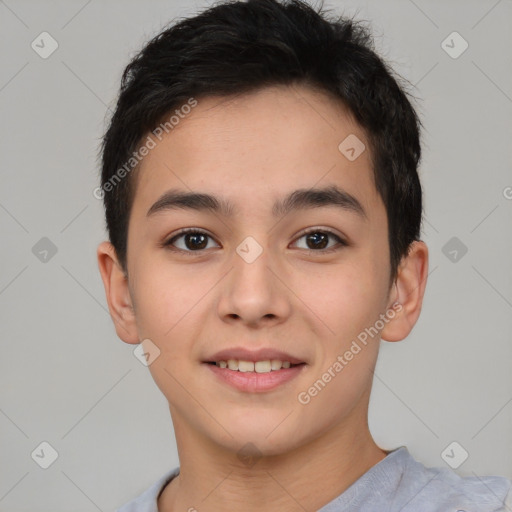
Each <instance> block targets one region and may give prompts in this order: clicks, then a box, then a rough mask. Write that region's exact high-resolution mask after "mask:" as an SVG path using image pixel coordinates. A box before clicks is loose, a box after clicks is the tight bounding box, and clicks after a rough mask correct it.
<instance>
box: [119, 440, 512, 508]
mask: <svg viewBox="0 0 512 512" xmlns="http://www.w3.org/2000/svg"><path fill="white" fill-rule="evenodd" d="M178 473H179V468H175V469H173V470H172V471H169V472H168V473H167V474H165V475H164V476H163V477H162V478H160V479H159V480H158V481H157V482H156V483H155V484H154V485H153V486H151V487H150V488H149V489H147V490H146V491H145V492H144V493H142V494H141V495H140V496H139V497H138V498H136V499H135V500H133V501H130V502H129V503H126V504H125V505H123V506H122V507H121V508H120V509H118V510H117V512H158V508H157V498H158V495H159V493H160V491H161V490H162V489H163V488H164V487H165V486H166V485H167V483H169V482H170V481H171V480H172V478H173V477H175V476H176V475H178ZM318 512H512V481H511V480H508V479H507V478H504V477H500V476H481V477H479V476H471V477H461V476H459V475H458V474H457V473H455V472H454V471H452V470H451V469H448V468H441V467H435V468H427V467H425V466H424V465H423V464H421V463H420V462H417V461H416V460H415V459H414V458H413V457H412V456H411V455H410V453H409V451H408V450H407V448H406V447H405V446H401V447H400V448H397V449H396V450H393V451H392V452H390V453H389V454H388V455H387V456H386V457H385V458H384V459H382V460H381V461H380V462H378V463H377V464H375V466H373V467H372V468H370V469H369V470H368V471H367V472H366V473H365V474H364V475H362V476H361V477H360V478H359V479H358V480H356V481H355V482H354V483H353V484H352V485H351V486H350V487H349V488H348V489H346V490H345V491H344V492H342V493H341V494H340V495H339V496H338V497H337V498H335V499H334V500H333V501H331V502H330V503H328V504H327V505H325V506H323V507H322V508H321V509H320V510H319V511H318Z"/></svg>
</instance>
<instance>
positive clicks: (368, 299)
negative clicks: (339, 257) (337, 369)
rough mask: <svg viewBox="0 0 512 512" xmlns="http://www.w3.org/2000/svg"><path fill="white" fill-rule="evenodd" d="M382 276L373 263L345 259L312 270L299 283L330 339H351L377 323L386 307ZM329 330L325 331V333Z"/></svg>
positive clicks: (337, 341)
mask: <svg viewBox="0 0 512 512" xmlns="http://www.w3.org/2000/svg"><path fill="white" fill-rule="evenodd" d="M378 281H379V279H377V277H376V276H375V275H374V269H373V268H372V267H371V266H369V265H363V264H350V263H347V262H344V263H343V264H340V265H333V266H332V267H330V268H327V267H324V268H323V269H322V271H321V272H317V273H308V277H307V280H306V279H305V280H304V281H303V282H302V283H298V284H297V289H300V290H301V294H300V297H301V300H302V301H303V303H304V304H305V305H306V306H307V307H309V308H310V309H311V310H312V311H313V312H314V313H315V314H316V316H317V317H318V319H319V324H320V325H323V326H324V327H323V328H322V332H323V334H324V335H325V334H326V333H327V337H326V338H327V339H333V340H335V343H336V346H337V348H339V347H340V344H339V342H342V343H346V342H348V343H349V344H350V341H351V340H352V339H353V338H355V337H357V335H358V334H359V333H360V332H361V330H364V329H365V328H366V327H368V326H369V325H372V324H373V323H374V322H375V319H376V318H377V317H378V315H379V312H380V308H381V306H382V297H381V296H380V293H378V291H379V289H380V288H379V287H380V286H381V285H380V284H379V282H378ZM324 331H325V332H324Z"/></svg>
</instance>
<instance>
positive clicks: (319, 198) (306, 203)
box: [146, 185, 368, 220]
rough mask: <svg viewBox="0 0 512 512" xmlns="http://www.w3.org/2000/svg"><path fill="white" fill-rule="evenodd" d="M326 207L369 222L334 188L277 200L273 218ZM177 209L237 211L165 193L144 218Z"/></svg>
mask: <svg viewBox="0 0 512 512" xmlns="http://www.w3.org/2000/svg"><path fill="white" fill-rule="evenodd" d="M329 206H331V207H332V206H334V207H337V208H341V209H342V210H345V211H347V212H351V213H355V214H356V215H357V216H359V217H360V218H361V219H363V220H367V219H368V216H367V214H366V211H365V209H364V208H363V206H362V204H361V203H360V202H359V201H358V200H357V199H356V198H355V197H354V196H353V195H351V194H349V193H348V192H346V191H345V190H342V189H340V188H339V187H337V186H336V185H331V186H328V187H324V188H310V189H298V190H294V191H293V192H291V193H290V194H288V195H287V196H286V197H285V198H284V199H280V200H277V201H276V202H275V203H274V205H273V207H272V215H273V216H274V217H279V216H285V215H287V214H288V213H290V212H292V211H296V210H302V209H309V208H320V207H329ZM176 209H187V210H196V211H211V212H215V213H218V214H221V215H223V216H225V217H233V216H234V215H235V213H236V211H237V209H236V208H235V206H234V205H233V203H231V202H230V201H229V200H227V199H223V198H220V197H216V196H213V195H211V194H206V193H200V192H185V191H182V190H168V191H167V192H165V193H164V194H163V195H162V196H161V197H160V198H159V199H158V200H157V201H156V202H155V203H154V204H153V205H152V206H151V208H150V209H149V210H148V212H147V214H146V217H151V216H152V215H155V214H156V213H158V212H163V211H169V210H176Z"/></svg>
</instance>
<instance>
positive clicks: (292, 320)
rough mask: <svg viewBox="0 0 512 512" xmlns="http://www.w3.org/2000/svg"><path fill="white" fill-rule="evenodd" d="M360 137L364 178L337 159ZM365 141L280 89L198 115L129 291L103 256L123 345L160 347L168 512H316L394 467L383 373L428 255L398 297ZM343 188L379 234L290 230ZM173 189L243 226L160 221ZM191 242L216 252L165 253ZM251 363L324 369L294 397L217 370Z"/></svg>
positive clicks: (159, 181) (211, 102) (414, 307)
mask: <svg viewBox="0 0 512 512" xmlns="http://www.w3.org/2000/svg"><path fill="white" fill-rule="evenodd" d="M350 134H355V135H356V136H357V137H358V138H359V139H360V140H361V141H363V142H364V143H365V144H366V148H367V149H366V150H365V151H363V153H362V154H361V155H360V156H359V157H358V158H357V159H356V160H354V161H352V162H351V161H349V160H348V159H347V158H346V157H345V156H344V155H343V154H341V152H340V151H339V150H338V145H339V144H340V142H341V141H343V140H344V139H345V138H346V137H347V136H348V135H350ZM366 141H367V139H366V136H365V133H364V131H363V130H362V129H361V127H359V126H358V125H357V123H356V122H355V121H354V120H353V118H352V116H350V115H349V113H348V112H347V110H346V109H345V108H344V107H343V106H342V105H341V104H340V103H339V102H338V101H336V100H335V99H333V98H331V97H328V96H327V95H326V94H324V93H322V92H318V91H315V90H313V89H310V88H308V87H306V86H294V87H285V86H279V87H271V88H266V89H263V90H260V91H258V92H256V93H251V94H247V95H239V96H236V97H230V98H220V99H219V98H212V97H210V98H204V99H199V102H198V105H197V106H196V107H195V108H194V109H193V111H192V112H191V113H190V114H189V115H188V116H187V117H186V118H185V119H184V120H181V121H180V123H179V124H178V125H177V126H176V127H175V128H174V130H172V131H171V132H170V133H169V134H167V135H165V137H164V138H163V139H162V141H161V142H159V143H158V145H157V146H156V147H155V148H154V149H152V150H151V151H150V152H149V154H148V155H147V156H146V157H145V158H144V160H143V161H142V163H141V167H140V169H139V170H138V172H139V174H138V175H137V189H136V194H135V198H134V203H133V209H132V212H131V217H130V223H129V232H128V256H127V274H125V272H124V271H123V269H122V268H121V266H120V265H119V262H118V260H117V257H116V254H115V251H114V249H113V247H112V245H111V244H110V243H109V242H103V243H102V244H101V245H100V246H99V247H98V263H99V268H100V272H101V276H102V279H103V283H104V286H105V292H106V297H107V301H108V306H109V310H110V313H111V316H112V319H113V321H114V324H115V326H116V331H117V334H118V336H119V337H120V338H121V339H122V340H123V341H125V342H126V343H130V344H135V343H139V342H141V341H142V340H144V339H150V340H151V341H152V342H153V343H154V344H155V345H156V346H157V347H158V348H159V350H160V355H159V357H157V359H155V361H154V362H153V363H152V364H151V365H150V366H149V370H150V372H151V375H152V377H153V378H154V380H155V382H156V384H157V385H158V387H159V388H160V390H161V391H162V393H163V394H164V395H165V397H166V398H167V400H168V403H169V409H170V413H171V416H172V421H173V424H174V429H175V435H176V441H177V446H178V452H179V457H180V475H179V476H178V477H177V478H175V479H174V480H173V481H172V482H171V483H170V484H169V485H167V486H166V487H165V489H164V491H163V493H162V494H161V496H160V498H159V500H158V507H159V508H158V509H159V511H161V512H170V511H174V510H189V509H191V508H192V507H194V508H196V509H197V510H209V511H217V510H232V509H236V507H240V509H243V510H245V511H252V510H261V509H264V510H279V511H299V510H308V511H309V510H317V509H319V508H320V507H322V506H323V505H325V504H326V503H328V502H329V501H331V500H332V499H334V498H335V497H336V496H338V495H339V494H340V493H342V492H343V491H344V490H345V489H347V488H348V487H349V486H350V485H351V484H352V483H354V482H355V481H356V480H357V479H358V478H359V477H360V476H361V475H363V474H364V473H365V472H366V471H367V470H368V469H370V468H371V467H372V466H374V465H375V464H377V463H378V462H380V461H381V460H382V459H383V458H384V457H385V456H386V454H387V452H386V451H385V450H383V449H381V448H380V447H379V446H377V444H376V443H375V442H374V440H373V438H372V435H371V433H370V431H369V428H368V419H367V416H368V402H369V396H370V391H371V385H372V376H373V370H374V367H375V363H376V360H377V356H378V351H379V344H380V338H382V339H384V340H387V341H399V340H401V339H403V338H405V337H406V336H407V335H408V334H409V332H410V331H411V329H412V328H413V326H414V324H415V323H416V321H417V319H418V316H419V314H420V310H421V304H422V300H423V295H424V291H425V285H426V278H427V269H428V250H427V247H426V245H425V244H424V243H423V242H414V243H413V244H412V246H411V250H410V252H409V254H408V256H407V257H406V258H404V259H403V260H402V262H401V265H400V268H399V272H398V277H397V279H396V281H395V282H394V283H393V284H392V285H391V286H389V277H390V259H389V246H388V238H387V237H388V231H387V230H388V226H387V216H386V211H385V207H384V204H383V202H382V199H381V198H380V196H379V195H378V193H377V191H376V189H375V185H374V182H373V175H372V171H371V163H370V154H369V149H368V148H369V146H368V144H367V142H366ZM330 184H334V185H337V186H338V187H340V188H342V189H343V190H345V191H347V192H349V193H350V194H351V195H353V196H354V197H356V198H357V199H358V200H359V202H360V203H361V204H362V206H363V207H364V209H365V211H366V215H367V217H366V219H363V218H361V217H360V216H358V215H357V214H355V213H354V212H350V211H347V210H342V209H340V208H336V207H332V206H327V207H326V206H324V207H317V208H308V209H304V210H298V211H292V212H290V213H288V214H287V215H285V216H284V217H280V218H278V219H276V218H275V217H273V215H272V205H273V203H274V201H275V200H277V199H279V198H282V197H284V196H285V195H286V194H288V193H290V192H292V191H293V190H295V189H298V188H306V189H307V188H311V187H313V186H315V187H319V186H327V185H330ZM171 188H173V189H174V188H178V189H180V190H183V191H185V192H190V191H194V192H206V193H210V194H213V195H216V196H220V197H224V198H227V199H229V200H230V201H231V202H232V203H233V205H234V206H235V207H236V209H237V214H236V215H234V216H232V217H224V216H222V215H221V214H219V213H215V214H214V213H212V212H209V211H201V212H200V211H193V210H186V209H175V210H168V211H161V212H159V213H157V214H155V215H154V216H150V217H147V215H146V213H147V211H148V210H149V208H150V207H151V205H152V204H153V203H154V202H155V201H156V200H157V199H158V198H159V197H160V196H161V194H162V193H163V192H165V191H167V190H169V189H171ZM188 227H191V228H197V229H201V230H204V231H207V232H208V234H209V235H211V237H212V238H209V239H208V240H209V241H208V246H207V248H206V249H202V252H198V250H197V249H196V251H194V250H193V249H194V248H195V247H196V246H197V241H196V245H193V243H194V242H193V241H192V243H191V244H190V243H189V245H188V246H187V245H186V244H185V239H184V237H181V238H180V239H178V240H176V241H175V245H177V248H181V249H182V250H183V251H186V250H187V248H188V251H189V253H187V254H184V252H181V253H180V252H179V250H177V251H174V252H173V251H172V250H170V249H169V248H168V247H167V248H166V247H162V246H161V245H160V244H161V243H162V242H164V241H167V240H169V239H170V238H172V236H173V235H174V234H176V233H177V232H178V231H179V230H180V229H182V228H188ZM306 228H318V229H316V232H320V233H322V232H324V231H325V229H329V230H330V231H333V232H334V233H335V234H337V235H339V236H340V237H341V238H342V239H344V240H345V241H346V242H347V244H348V245H347V246H341V245H339V243H338V241H337V240H336V238H330V239H329V242H328V243H329V247H328V248H331V247H337V249H336V250H334V251H331V252H329V253H325V252H322V249H315V246H314V245H312V244H309V246H308V244H307V239H306V237H304V236H303V231H304V230H305V229H306ZM321 228H323V230H322V229H321ZM247 236H251V237H253V238H254V239H255V240H256V241H257V242H258V243H259V245H260V246H261V248H262V249H263V252H262V254H261V255H260V256H259V257H258V258H257V259H256V260H255V261H254V262H252V263H247V262H246V261H244V259H242V258H241V257H240V256H239V255H238V254H237V252H236V248H237V246H238V245H239V244H240V243H241V242H242V241H243V240H244V239H245V238H246V237H247ZM190 247H192V249H190ZM311 247H312V249H311ZM308 248H309V249H310V250H308ZM324 251H325V249H324ZM395 302H398V303H400V304H401V306H402V308H401V311H400V312H399V313H396V315H394V318H393V319H392V320H390V321H388V322H387V323H386V324H385V326H384V328H383V329H382V330H381V331H380V335H379V336H375V337H374V338H370V339H369V343H368V344H367V345H366V346H365V347H364V348H362V350H361V351H360V352H359V353H358V354H357V355H356V356H355V357H354V358H353V359H352V360H351V361H350V362H349V363H348V364H347V366H345V367H344V368H343V370H342V371H341V372H339V373H337V374H336V377H335V378H332V380H331V381H330V382H329V383H328V384H327V385H326V386H325V387H324V388H323V389H322V390H321V392H319V393H318V394H317V395H316V396H315V397H313V398H311V401H310V402H309V403H308V404H306V405H304V404H302V403H300V402H299V401H298V399H297V396H298V394H299V393H300V392H302V391H307V390H308V388H310V387H311V385H312V384H313V383H314V382H315V381H316V380H317V379H319V378H320V377H321V376H322V374H323V373H324V372H325V371H326V370H327V369H328V368H329V367H332V365H333V363H334V362H335V361H336V360H337V357H338V355H340V354H343V353H344V352H345V351H346V350H348V349H349V347H350V345H351V343H352V341H353V340H355V339H356V338H357V335H358V334H359V333H361V332H362V331H364V329H365V328H367V327H370V326H373V325H374V324H375V321H376V320H377V319H378V318H379V315H380V314H382V313H385V312H386V311H387V310H389V309H390V308H391V306H392V305H393V304H394V303H395ZM236 346H244V347H249V348H251V349H257V348H261V347H273V348H276V349H279V350H282V351H285V352H287V353H290V354H292V355H294V356H296V357H297V358H299V359H300V360H303V361H305V362H306V363H307V364H306V365H305V366H304V367H303V369H302V371H301V372H300V374H299V375H298V376H297V377H296V378H294V379H293V380H292V381H289V382H287V383H285V384H283V385H282V386H280V387H278V388H277V389H274V390H272V391H268V392H264V393H250V392H241V391H238V390H236V389H234V388H232V387H230V386H228V385H227V384H225V383H224V382H222V381H221V380H220V379H218V378H217V377H216V376H215V375H214V374H213V372H212V371H211V369H209V368H208V367H206V366H205V365H203V364H202V361H204V360H205V358H206V357H207V356H208V355H212V354H213V353H214V352H216V351H217V350H221V349H226V348H231V347H236ZM248 442H250V443H252V444H253V445H254V446H255V447H256V448H257V450H258V457H256V459H255V460H254V461H253V462H255V463H254V464H253V465H249V464H247V463H244V462H243V461H241V460H240V459H239V458H238V457H237V453H238V452H239V451H240V450H241V448H242V447H243V446H244V445H246V443H248Z"/></svg>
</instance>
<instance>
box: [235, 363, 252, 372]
mask: <svg viewBox="0 0 512 512" xmlns="http://www.w3.org/2000/svg"><path fill="white" fill-rule="evenodd" d="M238 371H239V372H253V371H254V363H253V362H252V361H238Z"/></svg>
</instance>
